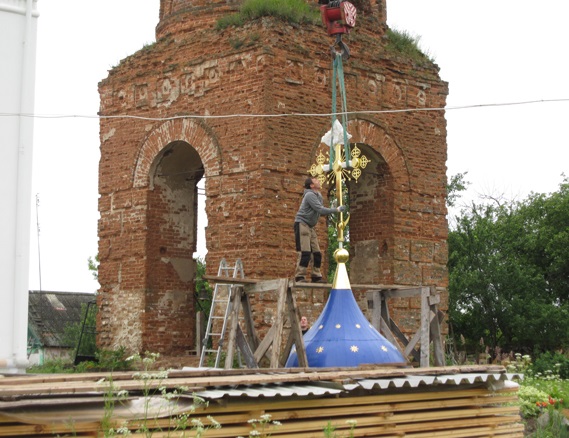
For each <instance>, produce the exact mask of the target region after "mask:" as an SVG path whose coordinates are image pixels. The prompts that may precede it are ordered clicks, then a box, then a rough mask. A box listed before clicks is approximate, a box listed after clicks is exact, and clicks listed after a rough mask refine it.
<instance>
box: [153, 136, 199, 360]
mask: <svg viewBox="0 0 569 438" xmlns="http://www.w3.org/2000/svg"><path fill="white" fill-rule="evenodd" d="M203 175H204V166H203V163H202V160H201V158H200V156H199V154H198V152H197V151H196V150H195V149H194V148H193V147H192V146H191V145H190V144H189V143H187V142H185V141H173V142H171V143H169V144H168V145H166V147H164V148H163V149H162V150H161V151H160V152H159V153H158V155H157V156H156V157H155V159H154V161H153V163H152V165H151V166H150V170H149V191H148V210H147V226H148V230H147V237H146V254H147V259H146V260H147V261H146V263H147V264H148V266H147V269H146V273H147V278H146V285H147V289H146V297H145V298H146V299H145V308H144V312H145V315H144V318H143V320H144V329H143V332H144V334H143V347H144V349H145V350H149V351H152V352H159V353H163V354H165V355H172V356H184V355H188V354H190V352H191V351H192V350H194V349H195V332H196V330H195V326H196V323H195V311H196V309H195V304H196V303H195V273H196V262H195V260H194V258H193V256H194V252H195V251H196V247H197V241H198V238H197V235H198V230H197V225H198V183H199V181H200V180H201V179H202V177H203ZM203 214H205V212H204V213H203Z"/></svg>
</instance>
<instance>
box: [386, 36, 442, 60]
mask: <svg viewBox="0 0 569 438" xmlns="http://www.w3.org/2000/svg"><path fill="white" fill-rule="evenodd" d="M420 40H421V37H420V36H412V35H411V34H410V33H409V32H407V31H404V30H403V31H400V30H397V29H388V31H387V46H386V49H387V51H389V52H394V53H397V54H399V55H401V56H404V57H406V58H409V59H411V60H412V61H415V62H419V63H422V62H427V61H431V62H434V59H433V57H432V56H430V54H429V53H423V52H422V51H421V49H420V48H419V42H420Z"/></svg>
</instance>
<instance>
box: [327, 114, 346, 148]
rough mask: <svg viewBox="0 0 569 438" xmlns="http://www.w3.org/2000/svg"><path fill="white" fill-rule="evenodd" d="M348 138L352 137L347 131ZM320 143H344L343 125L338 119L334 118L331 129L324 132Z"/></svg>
mask: <svg viewBox="0 0 569 438" xmlns="http://www.w3.org/2000/svg"><path fill="white" fill-rule="evenodd" d="M332 131H334V138H332ZM347 134H348V140H349V139H350V138H352V134H350V133H349V132H348V133H347ZM321 141H322V143H324V144H325V145H328V146H335V145H337V144H344V127H343V126H342V124H341V123H340V122H339V121H338V119H336V120H334V124H333V125H332V129H330V131H328V132H327V133H326V134H324V135H323V136H322V140H321Z"/></svg>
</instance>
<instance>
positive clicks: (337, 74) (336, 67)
mask: <svg viewBox="0 0 569 438" xmlns="http://www.w3.org/2000/svg"><path fill="white" fill-rule="evenodd" d="M336 82H337V83H338V85H339V87H340V96H341V99H342V128H343V130H344V155H345V159H346V166H347V167H350V144H349V143H348V106H347V103H346V86H345V83H344V66H343V64H342V54H341V53H338V52H336V53H335V56H334V60H333V62H332V132H331V134H332V135H331V138H332V139H334V122H335V121H336V118H337V111H336V94H337V87H338V85H336ZM334 146H335V145H334V144H333V142H331V144H330V169H332V166H333V165H334V161H335V158H336V157H335V152H334Z"/></svg>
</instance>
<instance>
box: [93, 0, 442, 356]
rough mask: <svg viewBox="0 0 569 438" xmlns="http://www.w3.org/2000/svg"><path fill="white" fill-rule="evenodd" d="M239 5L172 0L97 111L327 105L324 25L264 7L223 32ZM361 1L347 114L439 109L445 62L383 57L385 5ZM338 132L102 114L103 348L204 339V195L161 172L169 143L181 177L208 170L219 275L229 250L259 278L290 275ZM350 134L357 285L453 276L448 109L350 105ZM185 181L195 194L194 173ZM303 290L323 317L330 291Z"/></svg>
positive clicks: (242, 120)
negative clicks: (355, 174)
mask: <svg viewBox="0 0 569 438" xmlns="http://www.w3.org/2000/svg"><path fill="white" fill-rule="evenodd" d="M237 3H238V2H231V3H230V5H229V6H228V4H227V2H225V1H213V2H212V1H201V2H200V1H192V2H190V1H188V0H185V1H183V0H163V1H162V2H161V10H160V16H161V19H162V21H161V23H160V24H159V25H158V26H157V37H158V40H157V42H156V43H155V44H154V45H152V46H150V47H146V48H144V49H142V50H140V51H139V52H137V53H135V54H134V55H132V56H130V57H128V58H127V59H125V60H123V61H122V62H121V63H120V65H119V66H117V67H115V68H114V69H112V70H111V71H110V72H109V76H108V77H107V78H106V79H104V80H103V81H102V82H101V83H100V84H99V92H100V96H101V115H103V116H119V115H125V114H128V115H136V116H141V117H148V118H168V117H174V116H184V115H186V116H187V115H202V116H207V115H212V116H222V115H231V114H232V115H235V114H243V115H258V114H293V113H303V114H321V113H328V112H330V110H331V79H332V77H331V58H330V54H329V45H330V43H331V39H330V38H329V37H328V36H327V35H326V32H325V30H324V28H323V27H322V26H320V25H303V26H296V25H294V26H293V25H289V24H285V23H282V22H280V21H278V20H274V19H270V18H264V19H262V20H257V21H255V22H253V23H248V24H246V25H245V26H244V27H242V28H228V29H225V30H221V31H218V30H215V28H214V23H215V19H216V18H215V17H217V16H219V15H220V14H225V13H229V12H231V11H232V10H235V8H236V6H237ZM360 3H362V6H363V7H362V10H365V11H368V12H367V14H361V15H360V16H359V17H358V25H357V27H356V29H355V30H354V31H353V32H352V34H350V36H349V38H345V41H346V43H347V44H348V45H349V47H350V49H351V53H352V57H351V58H350V59H349V61H348V62H346V63H345V66H344V70H345V75H346V88H347V97H348V110H350V111H355V112H358V111H360V112H361V111H367V110H374V111H379V110H386V109H404V108H436V107H444V106H445V99H446V95H447V94H448V88H447V84H446V83H445V82H443V81H441V80H440V78H439V76H438V68H437V67H436V66H435V65H424V66H423V65H417V64H414V63H413V62H411V61H408V60H406V59H404V58H400V57H398V56H396V55H394V54H390V53H388V52H387V51H386V50H385V47H384V46H383V40H382V38H381V36H382V35H383V33H384V32H385V3H384V2H382V1H374V0H371V1H362V2H360ZM329 128H330V117H329V116H325V117H308V116H287V117H278V118H262V117H256V116H252V117H230V118H207V119H200V118H176V119H172V120H144V119H133V118H103V119H101V126H100V136H101V163H100V173H99V177H100V183H99V188H100V195H101V198H100V203H99V210H100V213H101V219H100V222H99V242H100V243H99V255H100V261H101V263H100V268H99V281H100V284H101V289H100V294H99V304H100V309H101V311H100V313H99V330H100V332H101V335H100V338H99V342H100V344H101V345H102V346H104V347H116V346H118V345H125V346H127V347H128V348H129V349H131V350H135V351H144V350H151V351H160V352H162V353H164V354H170V355H180V354H185V352H187V351H188V350H190V349H191V348H192V346H193V345H194V342H195V339H194V337H195V335H194V326H193V312H194V311H195V304H194V300H193V293H194V283H193V277H192V276H193V274H194V269H195V267H194V266H193V262H192V260H191V257H192V253H193V250H194V247H195V226H196V222H195V220H193V219H192V214H194V213H193V212H192V208H194V209H195V206H194V207H192V205H193V204H191V205H190V204H188V202H189V201H187V200H185V201H180V199H182V198H183V197H182V198H180V197H179V196H178V195H179V194H180V192H179V190H182V189H179V190H178V188H177V187H178V185H177V184H178V182H176V181H175V180H167V181H162V179H163V175H161V174H160V169H161V166H162V167H163V165H164V162H165V161H164V160H168V159H169V158H168V157H169V156H170V155H168V154H178V153H180V154H182V152H181V151H183V150H186V149H187V148H189V149H190V150H192V151H193V152H192V153H191V154H190V155H188V156H186V158H184V159H181V160H177V161H176V160H173V161H174V162H176V163H179V166H180V168H179V169H177V172H178V173H180V174H182V173H184V172H186V173H187V174H188V175H189V174H190V173H192V172H194V173H195V172H196V171H203V174H204V177H205V189H206V195H207V201H206V212H207V217H208V222H209V224H208V227H207V230H206V241H207V249H208V255H207V269H208V272H209V274H216V273H217V268H218V265H219V262H220V260H221V258H225V259H226V260H227V261H228V262H230V263H234V261H235V259H236V258H241V259H242V260H243V264H244V267H245V271H246V275H247V276H249V277H256V278H278V277H290V276H292V275H293V271H294V265H295V261H296V253H295V251H294V243H293V232H292V224H293V221H294V215H295V213H296V210H297V208H298V205H299V202H300V197H301V193H302V182H303V180H304V178H305V177H306V171H307V169H308V168H309V167H310V165H311V164H312V163H313V162H314V157H315V154H316V152H317V150H318V148H319V144H320V138H321V136H322V135H323V134H324V133H325V132H326V131H327V130H328V129H329ZM348 130H349V132H350V133H351V134H352V135H353V138H352V141H354V142H358V143H362V147H361V149H362V150H363V151H364V153H366V154H367V155H368V157H369V158H371V159H372V160H373V161H372V163H370V165H369V166H368V167H369V174H368V175H364V177H362V180H361V181H360V182H358V184H357V185H354V184H352V185H351V192H352V193H351V196H352V213H353V217H352V220H351V229H350V232H351V245H352V257H351V274H350V275H351V277H352V282H360V281H359V280H360V279H361V280H362V282H363V280H365V282H366V283H367V282H368V281H370V282H371V281H373V282H380V283H397V284H409V285H431V284H434V285H436V286H439V287H446V286H447V273H446V267H445V266H446V251H447V250H446V238H447V222H446V216H445V215H446V207H445V183H446V177H445V173H446V167H445V162H446V122H445V119H444V112H442V111H437V112H428V111H423V112H397V113H382V114H363V113H359V114H353V115H351V116H350V124H349V128H348ZM180 157H182V158H183V157H184V155H183V154H182V155H180ZM170 161H172V160H170ZM365 172H366V171H364V174H365ZM198 173H199V172H198ZM161 181H162V182H161ZM162 183H163V184H162ZM180 184H181V183H180ZM184 184H187V187H185V188H184V189H183V190H185V192H186V193H187V194H188V196H190V197H191V194H192V193H193V190H194V187H195V179H194V180H191V181H186V182H184ZM183 199H185V198H183ZM192 202H193V201H192ZM194 211H195V210H194ZM194 217H195V214H194ZM321 222H322V223H321V229H320V232H321V233H322V238H321V243H324V239H325V229H324V220H323V219H322V220H321ZM181 224H182V225H181ZM322 246H323V247H324V246H325V245H322ZM265 298H266V299H260V300H259V301H258V302H256V303H254V304H253V309H254V313H255V318H256V320H257V322H258V323H259V325H261V326H269V325H270V322H271V315H272V306H271V304H272V302H271V300H270V296H269V295H267V296H266V297H265ZM298 298H299V302H300V303H301V308H302V312H303V313H308V314H309V316H310V317H311V319H312V320H313V319H314V318H315V317H316V316H318V313H319V312H318V309H321V305H322V301H323V299H324V298H325V294H322V293H316V292H315V293H312V292H311V293H306V294H304V293H301V294H299V297H298ZM403 305H404V306H407V308H409V303H406V304H405V303H403ZM411 311H412V312H415V310H411Z"/></svg>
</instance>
